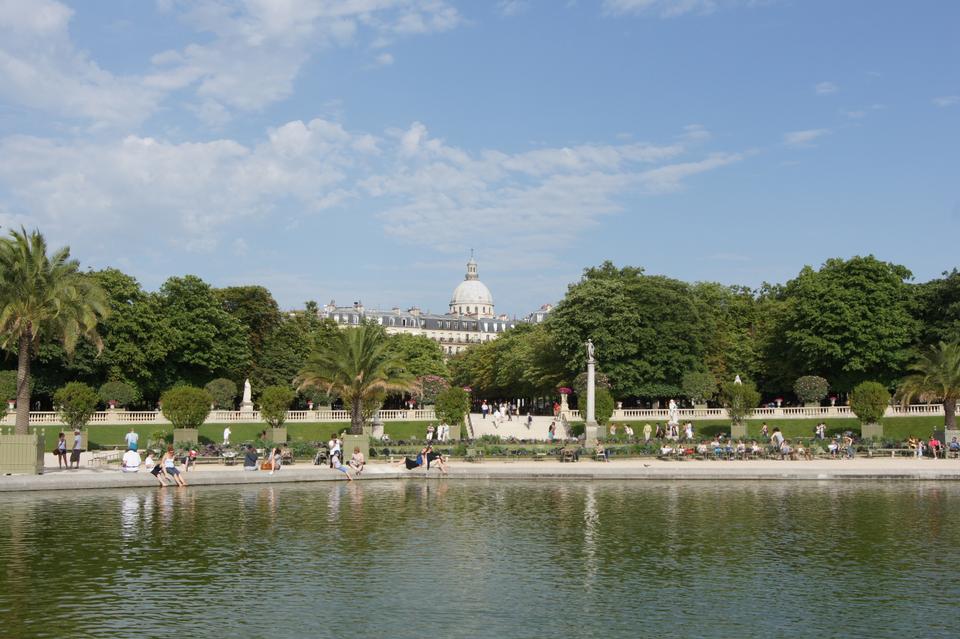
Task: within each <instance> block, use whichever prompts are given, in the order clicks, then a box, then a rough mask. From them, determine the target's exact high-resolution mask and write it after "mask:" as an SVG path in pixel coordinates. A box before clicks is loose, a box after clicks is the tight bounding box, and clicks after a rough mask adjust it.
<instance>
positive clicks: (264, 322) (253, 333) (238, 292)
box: [216, 286, 281, 359]
mask: <svg viewBox="0 0 960 639" xmlns="http://www.w3.org/2000/svg"><path fill="white" fill-rule="evenodd" d="M216 296H217V299H218V300H219V301H220V305H221V307H222V308H223V310H225V311H226V312H227V313H229V314H230V315H231V316H232V317H234V318H235V319H236V320H237V321H238V322H240V324H242V325H243V326H244V328H246V333H247V339H248V340H249V341H250V353H251V354H252V356H253V357H254V359H256V356H257V354H259V353H260V351H261V349H262V348H263V345H264V343H265V342H266V341H267V338H268V337H269V336H270V335H271V334H272V333H273V331H274V330H275V329H276V328H277V326H279V325H280V319H281V315H280V307H279V306H277V302H276V300H274V299H273V295H271V294H270V291H268V290H267V289H266V288H264V287H262V286H229V287H227V288H221V289H217V290H216Z"/></svg>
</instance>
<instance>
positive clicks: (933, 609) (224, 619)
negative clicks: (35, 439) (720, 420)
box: [0, 480, 960, 639]
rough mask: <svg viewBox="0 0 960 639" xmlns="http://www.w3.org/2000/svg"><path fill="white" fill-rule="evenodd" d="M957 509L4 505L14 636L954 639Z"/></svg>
mask: <svg viewBox="0 0 960 639" xmlns="http://www.w3.org/2000/svg"><path fill="white" fill-rule="evenodd" d="M958 506H960V487H957V486H955V485H953V484H933V483H909V482H901V483H895V482H890V483H876V482H874V483H858V482H844V483H828V482H727V483H722V484H721V483H712V484H711V483H707V482H570V481H559V480H558V481H536V482H534V481H529V482H450V483H447V482H436V481H431V482H404V481H397V482H363V483H355V484H350V485H347V484H332V485H331V484H310V485H302V486H301V485H293V484H291V485H269V486H245V487H210V488H189V489H187V490H165V491H151V490H134V491H101V492H96V493H90V494H86V495H83V494H72V493H57V494H45V495H39V496H38V495H21V496H9V495H4V496H0V577H2V579H0V617H2V618H3V619H4V621H5V623H4V626H3V630H2V631H0V634H2V635H3V636H10V637H62V636H74V637H78V636H80V637H82V636H91V637H94V636H104V635H107V634H122V635H131V634H139V635H141V636H156V635H160V634H164V635H169V634H170V633H181V632H184V633H189V635H190V636H195V637H206V636H219V635H225V636H238V637H262V636H270V637H272V638H273V639H277V638H282V637H301V636H305V635H309V636H338V637H339V636H342V635H344V634H346V633H349V634H359V635H360V636H369V637H379V636H393V637H413V636H417V637H421V636H429V635H434V636H441V637H495V636H496V637H543V636H550V635H556V636H570V635H573V634H576V635H578V636H585V637H592V636H597V637H604V639H610V638H615V637H636V636H643V635H648V634H656V635H657V636H659V637H688V636H702V637H706V636H712V637H730V636H756V637H766V636H776V635H783V636H797V637H821V636H838V635H843V636H863V637H880V636H897V635H910V634H915V633H916V631H917V629H918V628H922V629H923V632H922V634H923V635H924V636H950V635H952V634H953V633H952V632H951V631H950V629H948V628H947V627H946V625H943V624H941V622H939V621H937V620H940V619H943V620H948V619H950V618H952V617H953V615H954V610H953V608H952V605H953V600H952V597H955V595H956V594H958V592H957V586H956V585H955V584H956V580H955V579H954V578H953V572H954V570H953V567H954V566H955V565H956V564H957V560H958V559H960V552H958V551H957V548H958V547H960V544H958V542H960V532H958V530H960V527H958V526H957V524H958V521H960V516H958V514H957V513H958ZM934 555H936V556H937V557H940V558H941V560H940V561H930V558H931V557H933V556H934Z"/></svg>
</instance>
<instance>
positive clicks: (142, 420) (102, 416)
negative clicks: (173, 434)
mask: <svg viewBox="0 0 960 639" xmlns="http://www.w3.org/2000/svg"><path fill="white" fill-rule="evenodd" d="M378 415H379V417H380V421H384V422H391V421H393V422H396V421H432V420H435V419H436V418H437V416H436V413H435V412H434V411H433V409H432V408H429V409H417V410H382V411H380V412H379V414H378ZM15 420H16V417H15V415H14V414H13V413H12V412H11V413H8V414H7V416H6V417H5V418H4V419H3V420H2V421H0V425H4V426H13V425H14V422H15ZM349 421H350V413H349V412H348V411H345V410H291V411H287V423H293V424H297V423H300V424H302V423H311V422H349ZM257 422H260V423H262V422H263V419H262V418H261V416H260V411H256V410H255V411H235V410H212V411H210V414H209V415H208V416H207V420H206V422H205V423H207V424H233V423H244V424H249V423H257ZM87 423H88V424H104V425H130V426H135V425H139V424H160V425H169V424H170V420H168V419H167V418H166V417H164V416H163V413H160V412H158V411H125V410H105V411H99V412H96V413H94V414H93V416H92V417H91V418H90V421H89V422H87ZM30 424H31V425H34V426H63V425H64V423H63V422H62V421H61V420H60V416H59V415H58V414H57V413H55V412H51V411H37V412H34V411H31V412H30Z"/></svg>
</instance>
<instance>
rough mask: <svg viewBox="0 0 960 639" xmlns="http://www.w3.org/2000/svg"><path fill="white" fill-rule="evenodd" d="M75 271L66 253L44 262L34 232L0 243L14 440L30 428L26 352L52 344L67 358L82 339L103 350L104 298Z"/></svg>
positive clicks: (0, 341)
mask: <svg viewBox="0 0 960 639" xmlns="http://www.w3.org/2000/svg"><path fill="white" fill-rule="evenodd" d="M79 269H80V264H79V263H78V262H77V261H76V260H71V259H70V249H69V247H63V248H61V249H60V250H58V251H56V252H55V253H53V255H50V256H48V255H47V242H46V240H44V239H43V235H41V234H40V232H39V231H32V232H30V233H27V231H26V229H24V228H22V227H21V228H20V231H16V230H12V231H10V237H8V238H4V239H0V347H3V348H5V349H10V348H12V347H13V346H16V347H17V357H18V360H17V422H16V424H17V425H16V432H17V434H24V435H25V434H26V433H27V431H28V426H29V423H30V354H31V350H35V349H36V348H37V347H38V346H39V344H40V341H41V340H42V339H50V338H52V339H58V340H60V341H61V342H62V343H63V347H64V350H66V352H67V353H68V354H72V353H73V351H74V348H75V347H76V345H77V341H78V340H79V339H80V338H81V337H83V338H86V339H89V340H90V341H92V342H93V343H94V344H95V345H96V346H97V349H98V350H100V349H102V348H103V343H102V342H101V340H100V336H99V335H97V331H96V327H97V322H98V321H99V320H100V319H102V318H104V317H106V315H107V312H108V307H107V301H106V295H105V294H104V292H103V290H102V289H101V288H100V287H99V286H98V285H97V284H96V283H95V282H94V281H93V279H92V278H90V277H87V276H86V275H84V274H83V273H81V272H80V270H79ZM4 399H6V398H4Z"/></svg>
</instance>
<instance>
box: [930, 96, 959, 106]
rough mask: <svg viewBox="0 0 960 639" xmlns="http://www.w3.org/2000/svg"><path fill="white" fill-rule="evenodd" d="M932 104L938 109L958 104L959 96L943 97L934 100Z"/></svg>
mask: <svg viewBox="0 0 960 639" xmlns="http://www.w3.org/2000/svg"><path fill="white" fill-rule="evenodd" d="M933 103H934V104H935V105H936V106H938V107H940V108H944V107H949V106H953V105H955V104H960V95H944V96H941V97H939V98H934V99H933Z"/></svg>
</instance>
